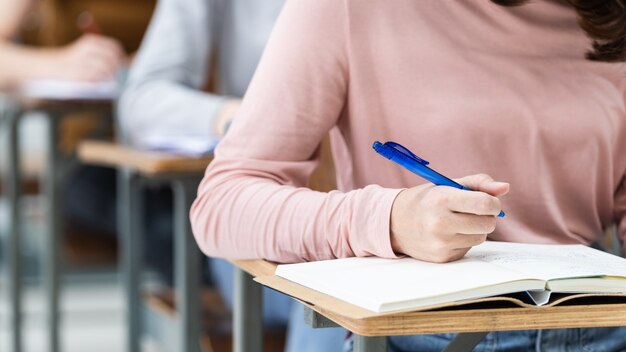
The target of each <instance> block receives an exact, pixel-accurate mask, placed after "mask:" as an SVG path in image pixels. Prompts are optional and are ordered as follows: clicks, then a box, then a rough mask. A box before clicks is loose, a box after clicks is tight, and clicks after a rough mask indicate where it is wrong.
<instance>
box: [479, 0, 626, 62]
mask: <svg viewBox="0 0 626 352" xmlns="http://www.w3.org/2000/svg"><path fill="white" fill-rule="evenodd" d="M491 1H492V2H494V3H496V4H498V5H503V6H517V5H522V4H524V3H526V2H528V0H491ZM562 1H563V2H565V3H568V4H569V5H570V6H572V7H573V8H574V9H576V12H578V17H579V19H578V24H579V25H580V27H581V28H582V29H583V30H584V31H585V32H586V33H587V35H588V36H589V37H590V38H591V39H592V40H593V49H592V50H590V51H589V52H587V59H589V60H596V61H607V62H618V61H626V0H562Z"/></svg>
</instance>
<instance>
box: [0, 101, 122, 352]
mask: <svg viewBox="0 0 626 352" xmlns="http://www.w3.org/2000/svg"><path fill="white" fill-rule="evenodd" d="M27 112H40V113H42V114H44V115H45V116H46V118H47V122H48V128H47V134H48V145H47V148H46V150H47V155H46V172H45V174H44V178H43V180H42V183H43V187H44V192H45V200H46V214H47V219H46V220H47V221H46V225H47V231H48V232H47V234H46V236H45V243H44V246H43V249H44V251H43V253H42V258H43V259H42V276H43V282H44V287H45V291H46V309H47V323H48V324H47V325H48V335H47V337H46V338H47V340H48V341H47V345H48V346H50V351H52V352H56V351H59V329H58V326H59V281H60V256H59V243H60V239H61V228H62V224H61V217H60V214H59V210H60V204H59V193H60V191H61V190H60V187H61V179H62V177H63V171H64V170H63V169H62V165H63V163H62V157H61V154H60V153H59V143H58V141H59V133H58V127H59V123H60V121H61V119H62V118H63V117H65V116H67V114H69V113H80V112H89V113H92V114H94V115H95V116H99V117H102V118H103V119H107V121H110V117H111V114H112V102H111V101H108V100H96V101H89V100H77V101H54V100H40V99H24V98H11V99H8V100H7V101H5V102H3V106H2V113H1V115H0V116H1V117H2V119H1V120H0V122H1V124H0V126H2V130H3V131H5V132H6V136H7V138H6V142H7V143H6V148H5V152H6V153H7V161H8V162H7V164H8V165H7V170H6V174H5V175H4V177H3V181H4V182H5V185H4V187H3V189H4V190H5V192H6V196H7V198H8V205H9V237H8V244H7V246H6V258H7V266H8V270H7V272H8V276H9V280H8V283H9V284H8V288H9V305H10V316H11V318H10V319H11V320H10V322H9V324H10V326H11V327H12V334H11V340H12V345H13V350H14V351H15V352H20V351H21V350H22V343H21V325H22V319H21V316H22V298H21V297H22V285H21V280H20V279H21V268H20V253H21V246H20V235H19V232H20V228H21V225H22V224H21V217H20V212H19V199H20V188H21V186H22V177H21V173H20V165H21V163H20V153H19V148H18V146H19V143H20V141H19V133H18V126H19V123H20V120H21V118H22V116H23V115H24V114H25V113H27Z"/></svg>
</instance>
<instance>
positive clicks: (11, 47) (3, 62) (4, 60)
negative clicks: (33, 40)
mask: <svg viewBox="0 0 626 352" xmlns="http://www.w3.org/2000/svg"><path fill="white" fill-rule="evenodd" d="M57 55H58V51H57V50H56V49H47V48H46V49H43V48H42V49H39V48H31V47H24V46H19V45H15V44H12V43H9V42H0V87H11V86H15V85H19V84H20V83H22V82H24V81H26V80H29V79H37V78H54V76H55V74H54V72H55V71H54V68H53V67H51V66H52V65H51V61H53V60H54V59H55V58H56V57H57Z"/></svg>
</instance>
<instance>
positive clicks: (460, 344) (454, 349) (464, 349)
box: [443, 332, 488, 352]
mask: <svg viewBox="0 0 626 352" xmlns="http://www.w3.org/2000/svg"><path fill="white" fill-rule="evenodd" d="M487 334H488V332H471V333H470V332H468V333H462V334H458V335H457V336H456V337H455V338H454V340H452V342H450V344H449V345H448V346H447V347H446V349H445V350H443V352H471V351H473V350H474V348H475V347H476V345H478V343H479V342H480V341H482V339H484V338H485V336H487Z"/></svg>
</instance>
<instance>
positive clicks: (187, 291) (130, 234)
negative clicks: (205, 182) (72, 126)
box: [78, 142, 211, 352]
mask: <svg viewBox="0 0 626 352" xmlns="http://www.w3.org/2000/svg"><path fill="white" fill-rule="evenodd" d="M78 156H79V158H80V160H81V161H82V162H84V163H86V164H92V165H99V166H108V167H113V168H116V169H118V171H119V180H118V198H117V199H118V211H119V213H118V222H119V223H118V228H119V233H120V236H121V241H122V243H121V249H122V255H121V262H120V267H121V271H122V275H123V282H124V286H125V295H126V304H127V311H126V318H127V322H128V326H127V335H128V336H127V344H126V350H127V351H139V350H140V338H141V332H142V326H141V325H142V321H145V322H147V323H148V325H147V326H146V328H147V329H146V330H147V331H148V332H150V333H151V335H153V336H155V337H164V336H168V335H171V332H172V331H174V332H175V334H174V335H175V336H174V337H173V339H174V340H175V341H174V342H172V341H169V342H168V341H167V339H165V340H166V341H165V342H164V343H165V344H166V345H169V346H167V347H168V350H172V351H189V352H193V351H199V349H200V346H199V341H200V303H199V290H200V271H199V269H200V251H199V249H198V247H197V245H196V243H195V240H194V238H193V235H192V233H191V225H190V223H189V208H190V207H191V203H192V202H193V200H194V199H195V195H196V190H197V187H198V183H199V182H200V179H201V178H202V174H203V173H204V170H205V169H206V166H207V165H208V164H209V162H210V161H211V158H210V157H201V158H191V157H181V156H178V155H174V154H168V153H160V152H149V151H140V150H136V149H132V148H130V147H127V146H123V145H119V144H114V143H107V142H84V143H82V144H81V145H80V146H79V148H78ZM149 183H159V184H169V185H171V186H172V189H173V192H174V231H175V233H174V273H175V275H174V277H175V291H176V299H177V304H176V316H175V317H174V319H172V317H171V316H169V317H168V316H164V315H162V314H159V312H156V311H155V310H153V309H150V307H144V305H143V301H142V299H141V292H140V282H141V265H142V258H143V245H142V235H141V234H142V221H141V214H142V209H141V203H142V202H141V195H140V193H141V189H142V187H143V186H144V185H146V184H149ZM142 316H143V317H144V319H142Z"/></svg>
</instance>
